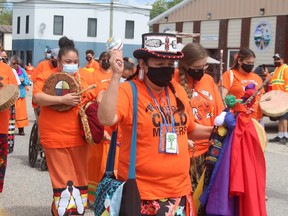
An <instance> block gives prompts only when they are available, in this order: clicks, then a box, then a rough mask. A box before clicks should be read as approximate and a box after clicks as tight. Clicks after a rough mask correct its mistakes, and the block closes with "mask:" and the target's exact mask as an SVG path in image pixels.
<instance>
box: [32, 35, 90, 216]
mask: <svg viewBox="0 0 288 216" xmlns="http://www.w3.org/2000/svg"><path fill="white" fill-rule="evenodd" d="M59 46H60V50H59V54H58V60H57V61H58V69H59V70H58V71H59V72H66V73H69V74H70V75H71V76H74V77H75V78H76V79H77V80H78V82H79V83H80V87H81V88H82V89H84V88H87V87H88V84H87V83H86V82H85V80H83V79H81V77H80V75H79V73H78V70H79V55H78V51H77V50H76V48H75V46H74V42H73V41H71V40H69V39H68V38H67V37H62V38H60V40H59ZM54 73H57V72H54ZM51 74H53V71H51V70H50V71H45V72H43V73H41V74H40V75H39V76H37V77H36V80H35V83H34V88H33V101H34V103H36V104H37V105H39V106H40V107H41V112H40V116H39V131H40V142H41V145H42V146H43V148H44V151H45V156H46V160H47V166H48V171H49V175H50V179H51V182H52V187H53V198H54V200H53V202H52V207H51V210H52V213H53V215H55V216H58V215H68V214H69V215H84V212H85V208H86V206H87V190H88V178H87V177H88V175H87V171H88V151H89V145H88V143H87V142H86V140H85V139H84V138H83V137H82V135H81V133H80V123H79V116H78V112H79V109H80V106H81V103H82V102H83V101H84V100H88V98H87V97H86V94H85V93H84V94H82V95H81V96H77V95H75V92H70V93H67V94H65V95H63V96H52V95H48V94H46V93H44V92H43V87H44V83H45V81H46V80H47V78H48V77H49V76H50V75H51ZM87 95H88V94H87ZM91 99H92V98H91ZM56 104H66V105H70V106H72V109H70V110H68V111H65V112H59V111H56V110H53V109H51V108H50V107H49V106H50V105H56ZM71 203H73V204H71Z"/></svg>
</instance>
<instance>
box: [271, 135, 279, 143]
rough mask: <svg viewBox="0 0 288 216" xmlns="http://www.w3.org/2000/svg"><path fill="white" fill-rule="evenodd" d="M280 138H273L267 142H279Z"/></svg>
mask: <svg viewBox="0 0 288 216" xmlns="http://www.w3.org/2000/svg"><path fill="white" fill-rule="evenodd" d="M280 140H281V138H280V137H279V136H276V137H274V138H273V139H269V142H279V141H280Z"/></svg>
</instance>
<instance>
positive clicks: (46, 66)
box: [31, 60, 53, 82]
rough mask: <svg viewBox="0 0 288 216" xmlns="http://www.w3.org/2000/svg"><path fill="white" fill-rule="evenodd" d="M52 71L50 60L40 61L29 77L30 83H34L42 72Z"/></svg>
mask: <svg viewBox="0 0 288 216" xmlns="http://www.w3.org/2000/svg"><path fill="white" fill-rule="evenodd" d="M52 69H53V66H52V64H51V62H50V60H44V61H41V62H40V63H39V64H38V65H37V66H36V68H35V69H34V71H33V73H32V75H31V80H32V82H35V79H36V77H37V76H38V75H39V74H40V73H42V72H44V71H50V70H52Z"/></svg>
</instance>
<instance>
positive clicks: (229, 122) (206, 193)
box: [199, 112, 236, 206]
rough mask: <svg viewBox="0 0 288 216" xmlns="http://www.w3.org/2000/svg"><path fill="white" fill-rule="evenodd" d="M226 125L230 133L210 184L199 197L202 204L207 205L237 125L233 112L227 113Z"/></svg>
mask: <svg viewBox="0 0 288 216" xmlns="http://www.w3.org/2000/svg"><path fill="white" fill-rule="evenodd" d="M225 125H226V127H227V128H228V133H227V135H226V137H225V138H224V140H223V143H222V148H221V151H220V153H219V157H218V159H217V162H216V164H215V167H214V169H213V171H212V175H211V178H210V181H209V184H208V186H207V188H205V190H204V191H203V193H202V194H201V196H200V198H199V200H200V202H201V205H202V206H205V205H206V203H207V201H208V198H209V194H210V192H211V188H212V186H213V184H214V181H215V177H216V175H217V173H218V170H219V167H220V166H221V163H222V158H223V155H224V154H225V152H226V147H227V145H228V144H229V141H230V137H231V133H232V132H233V129H234V127H235V125H236V120H235V117H234V116H233V114H232V113H231V112H227V113H226V115H225Z"/></svg>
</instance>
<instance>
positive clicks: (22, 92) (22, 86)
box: [18, 66, 30, 98]
mask: <svg viewBox="0 0 288 216" xmlns="http://www.w3.org/2000/svg"><path fill="white" fill-rule="evenodd" d="M19 67H20V66H19ZM20 68H21V67H20ZM21 71H22V74H21V75H20V76H19V75H18V77H19V79H21V78H23V79H24V80H23V82H21V84H20V85H19V90H20V96H19V97H20V98H25V97H26V88H25V86H28V85H30V80H29V78H28V75H27V73H26V71H25V70H24V69H23V68H21Z"/></svg>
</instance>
